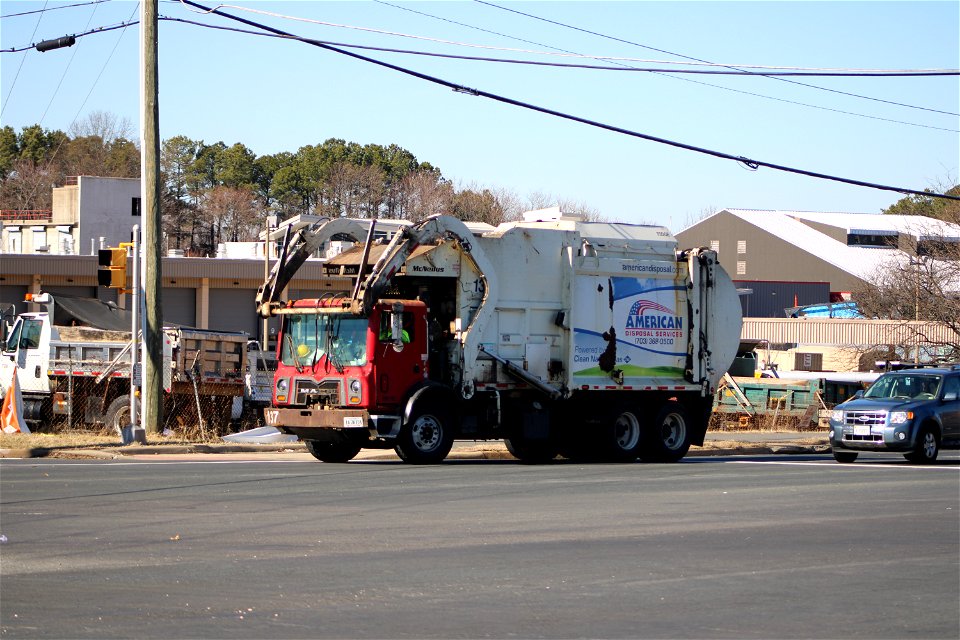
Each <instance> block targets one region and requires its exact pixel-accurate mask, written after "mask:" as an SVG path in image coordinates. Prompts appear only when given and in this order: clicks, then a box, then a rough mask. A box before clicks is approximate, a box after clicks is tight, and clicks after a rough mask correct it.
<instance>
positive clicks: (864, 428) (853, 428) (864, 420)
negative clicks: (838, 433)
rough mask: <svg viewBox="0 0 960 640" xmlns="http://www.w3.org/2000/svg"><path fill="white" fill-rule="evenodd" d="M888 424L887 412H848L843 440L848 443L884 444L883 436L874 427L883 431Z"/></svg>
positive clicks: (844, 423)
mask: <svg viewBox="0 0 960 640" xmlns="http://www.w3.org/2000/svg"><path fill="white" fill-rule="evenodd" d="M886 424H887V412H886V411H847V412H845V413H844V416H843V439H844V440H845V441H847V442H875V443H882V442H883V434H882V433H881V432H879V431H878V430H876V429H874V427H880V428H881V429H882V428H883V427H885V426H886ZM857 427H860V428H859V429H858V428H857ZM857 431H859V432H860V433H857Z"/></svg>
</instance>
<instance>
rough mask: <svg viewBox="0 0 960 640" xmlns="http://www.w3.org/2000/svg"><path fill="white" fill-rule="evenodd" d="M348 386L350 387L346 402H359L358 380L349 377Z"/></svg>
mask: <svg viewBox="0 0 960 640" xmlns="http://www.w3.org/2000/svg"><path fill="white" fill-rule="evenodd" d="M349 388H350V396H349V398H348V399H347V403H348V404H360V399H361V397H362V396H361V395H360V391H361V390H362V387H361V386H360V381H359V380H357V379H356V378H351V380H350V383H349Z"/></svg>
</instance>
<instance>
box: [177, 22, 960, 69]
mask: <svg viewBox="0 0 960 640" xmlns="http://www.w3.org/2000/svg"><path fill="white" fill-rule="evenodd" d="M161 19H162V20H165V21H168V22H182V23H185V24H192V25H196V26H198V27H204V28H209V29H219V30H222V31H235V32H238V33H247V34H250V35H257V36H265V37H272V38H281V39H288V40H289V39H294V40H304V41H309V42H315V43H319V44H326V45H331V46H336V47H345V48H349V49H363V50H367V51H381V52H384V53H401V54H406V55H414V56H424V57H430V58H446V59H450V60H468V61H471V62H494V63H502V64H517V65H532V66H542V67H558V68H564V69H591V70H598V71H621V72H622V71H632V72H641V73H689V74H706V75H733V76H755V75H757V74H756V73H753V72H750V71H738V70H735V69H734V70H731V69H726V70H720V69H661V68H655V67H631V66H617V67H611V66H603V65H591V64H578V63H567V62H541V61H538V60H517V59H513V58H489V57H481V56H464V55H457V54H450V53H437V52H432V51H416V50H412V49H395V48H392V47H376V46H372V45H362V44H349V43H345V42H333V41H330V40H318V39H314V38H304V37H296V38H286V37H285V36H278V35H275V34H269V33H262V32H256V31H249V30H246V29H237V28H235V27H224V26H219V25H211V24H208V23H204V22H197V21H195V20H187V19H185V18H173V17H167V16H164V17H162V18H161ZM579 57H589V56H579ZM597 59H599V60H603V59H607V58H597ZM683 64H688V63H683ZM716 66H724V65H716ZM767 68H768V69H769V68H771V67H767ZM764 75H786V76H843V77H858V78H885V77H904V76H906V77H927V76H960V69H900V70H892V69H851V70H848V71H841V70H832V71H831V70H822V71H813V70H811V71H771V72H768V73H765V74H764Z"/></svg>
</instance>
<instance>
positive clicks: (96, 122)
mask: <svg viewBox="0 0 960 640" xmlns="http://www.w3.org/2000/svg"><path fill="white" fill-rule="evenodd" d="M70 135H71V137H74V138H89V137H97V138H100V140H101V141H102V143H103V144H104V146H106V145H109V144H110V143H112V142H114V141H116V140H119V139H121V138H122V139H124V140H134V139H135V138H134V136H135V130H134V128H133V124H131V122H130V118H126V117H124V118H118V117H117V115H116V114H115V113H110V112H108V111H91V112H90V113H88V114H87V116H86V117H85V118H83V119H81V120H77V121H76V122H74V123H73V124H72V125H70Z"/></svg>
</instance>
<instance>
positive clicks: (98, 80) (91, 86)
mask: <svg viewBox="0 0 960 640" xmlns="http://www.w3.org/2000/svg"><path fill="white" fill-rule="evenodd" d="M139 10H140V3H139V2H137V3H135V4H134V6H133V13H131V14H130V18H127V21H128V22H127V23H126V24H124V25H122V26H123V27H127V26H130V25H134V24H138V23H139V21H135V22H130V20H131V19H132V18H133V16H135V15H136V14H137V11H139ZM119 28H120V27H119V26H118V27H112V28H111V29H110V30H112V29H119ZM105 30H106V29H100V30H94V31H92V32H91V33H97V32H98V31H105ZM122 39H123V32H121V33H120V37H119V38H117V41H116V42H115V43H114V44H113V49H111V50H110V55H108V56H107V59H106V60H104V62H103V66H101V67H100V73H98V74H97V77H96V79H95V80H94V81H93V84H91V85H90V91H88V92H87V95H86V97H85V98H84V99H83V102H81V103H80V108H79V109H77V113H76V114H75V115H74V116H73V120H71V121H70V127H73V124H74V123H75V122H76V121H77V118H79V117H80V112H81V111H83V108H84V107H85V106H86V105H87V101H88V100H89V99H90V96H91V95H93V90H94V89H95V88H96V87H97V83H98V82H100V78H101V77H102V76H103V72H104V71H106V69H107V65H109V64H110V61H111V60H112V59H113V54H115V53H116V52H117V47H118V46H120V41H121V40H122ZM71 59H72V58H71ZM64 141H65V138H61V139H60V143H59V144H58V145H57V148H56V149H54V151H53V153H52V154H50V159H49V160H48V161H47V170H49V169H50V167H51V166H53V161H54V160H55V159H56V157H57V154H58V153H60V148H61V147H62V146H63V143H64ZM39 187H40V182H37V183H36V184H35V185H34V186H33V191H32V192H31V193H30V199H33V197H34V196H35V195H36V193H37V189H38V188H39Z"/></svg>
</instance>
